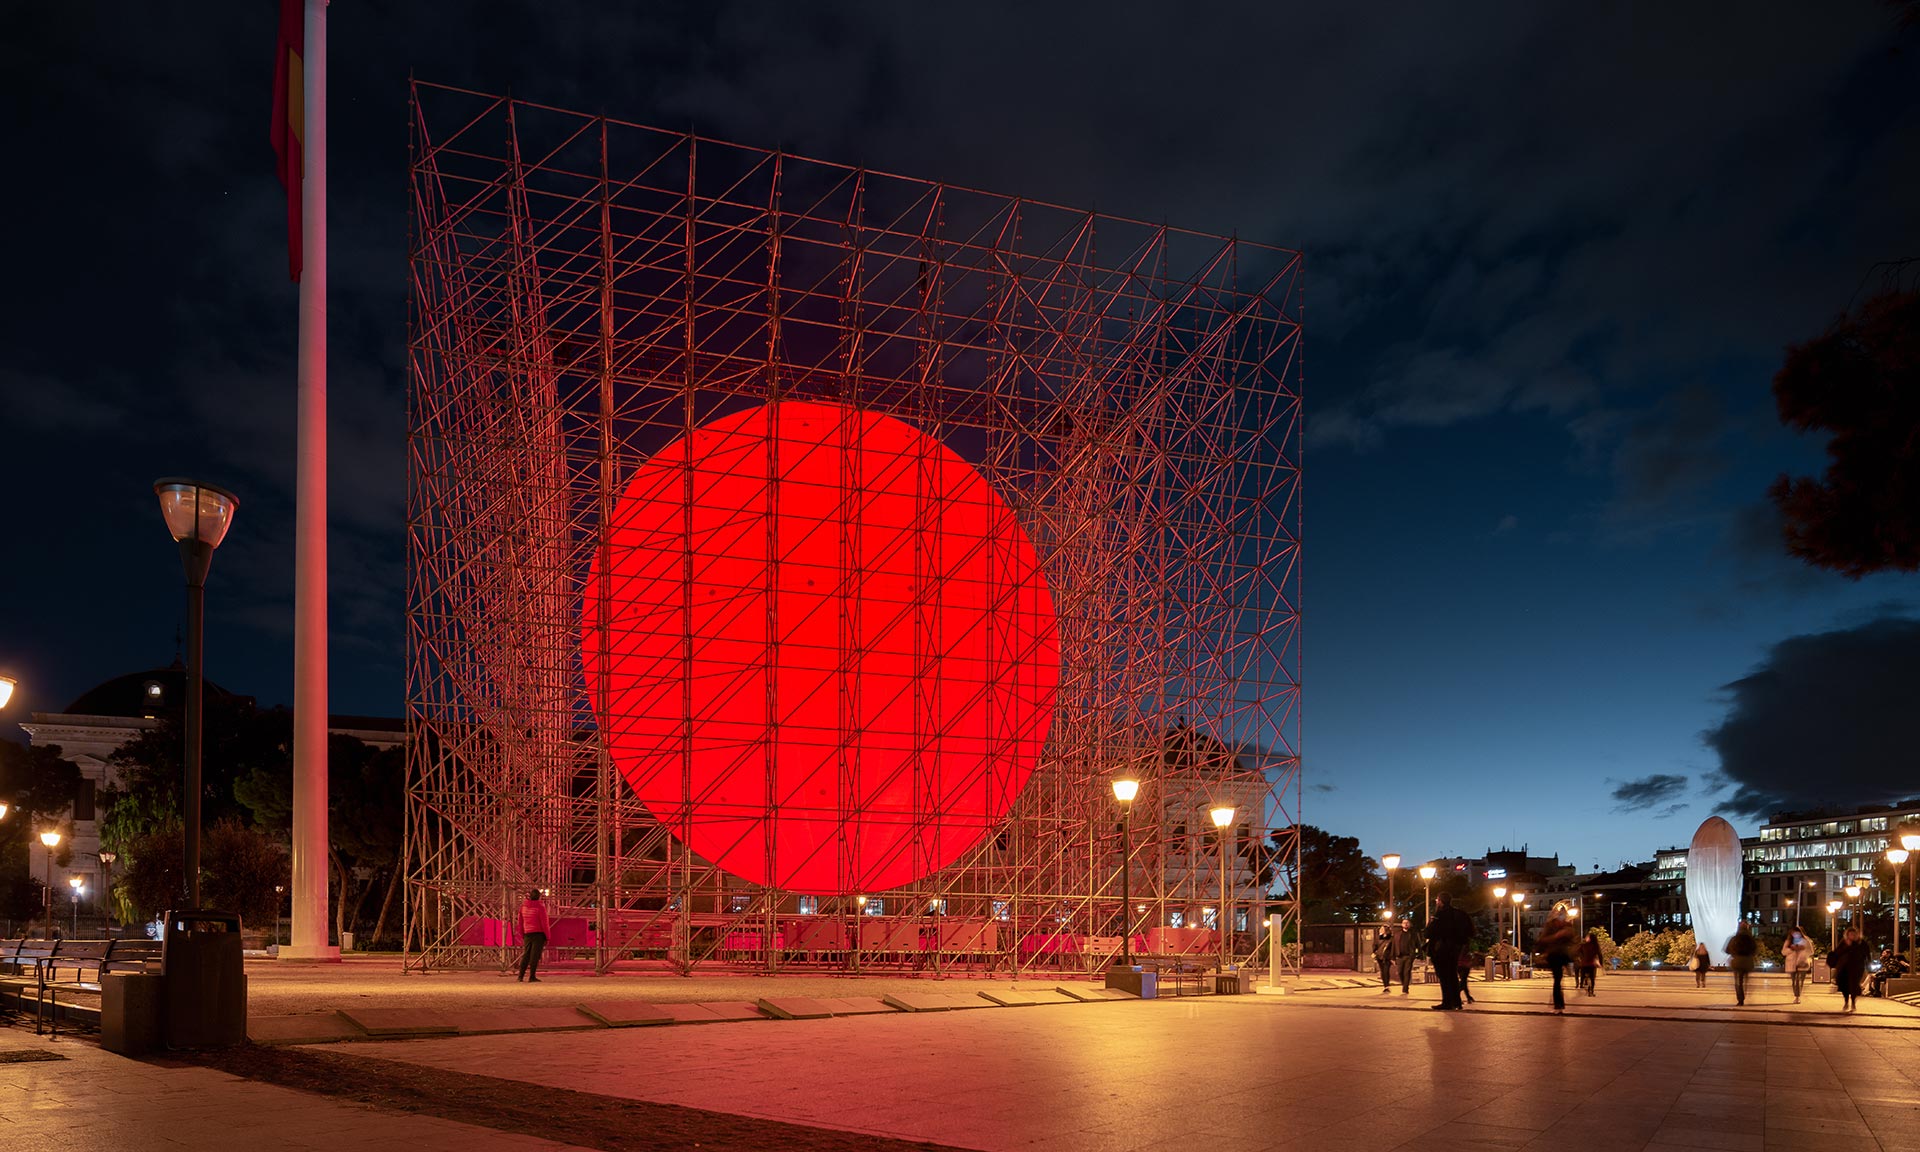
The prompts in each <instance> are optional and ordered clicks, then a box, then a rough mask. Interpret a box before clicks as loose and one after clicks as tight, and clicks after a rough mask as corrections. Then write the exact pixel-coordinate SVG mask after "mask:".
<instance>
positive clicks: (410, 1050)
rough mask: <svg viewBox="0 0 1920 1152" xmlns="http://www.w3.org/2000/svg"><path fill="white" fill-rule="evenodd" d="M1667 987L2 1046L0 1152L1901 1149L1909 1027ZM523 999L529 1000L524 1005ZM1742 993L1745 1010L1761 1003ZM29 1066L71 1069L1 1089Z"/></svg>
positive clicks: (1824, 1009) (1917, 1061) (1912, 1093)
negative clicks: (295, 1039)
mask: <svg viewBox="0 0 1920 1152" xmlns="http://www.w3.org/2000/svg"><path fill="white" fill-rule="evenodd" d="M315 979H319V978H318V977H315ZM463 979H465V978H463ZM487 979H495V978H492V977H488V978H487ZM705 979H711V978H701V979H699V980H694V981H687V982H686V983H687V984H688V986H689V989H690V990H691V989H692V988H693V987H694V986H697V985H699V984H700V983H701V982H702V981H703V980H705ZM721 979H742V978H739V977H727V978H721ZM578 982H579V983H581V984H586V983H589V982H590V980H589V978H584V977H583V978H579V981H578ZM607 982H608V981H604V980H603V981H599V982H598V983H601V984H605V983H607ZM615 982H617V983H633V981H625V980H619V979H618V978H615ZM503 983H504V984H505V985H507V986H512V984H513V982H512V981H511V980H508V981H504V982H503ZM565 983H567V981H556V985H557V986H558V985H564V984H565ZM764 984H765V982H762V986H763V987H764ZM1681 984H1682V982H1681V981H1672V980H1666V979H1664V978H1660V979H1651V978H1643V977H1635V976H1620V977H1617V978H1615V979H1613V980H1603V982H1602V984H1601V987H1600V992H1601V995H1600V996H1598V997H1595V998H1591V999H1586V998H1582V999H1581V1000H1579V1001H1576V1002H1575V1003H1574V1005H1573V1007H1572V1009H1571V1010H1570V1011H1569V1013H1568V1014H1567V1015H1566V1016H1565V1017H1558V1016H1555V1015H1552V1014H1551V1013H1550V1012H1549V1013H1543V1011H1542V1008H1543V1004H1544V1000H1545V997H1546V993H1547V989H1548V985H1547V983H1546V982H1545V981H1543V980H1542V981H1517V982H1512V983H1502V984H1497V985H1493V986H1484V985H1480V984H1477V983H1476V985H1475V994H1476V995H1477V996H1480V998H1481V1007H1479V1008H1477V1009H1474V1010H1469V1011H1467V1012H1461V1013H1441V1012H1434V1011H1431V1010H1430V1008H1429V1006H1428V1005H1429V1004H1430V1002H1431V999H1430V998H1431V996H1432V992H1431V991H1430V990H1428V989H1424V988H1416V989H1415V990H1414V993H1413V995H1410V996H1405V997H1403V996H1401V995H1400V993H1398V991H1396V992H1394V993H1393V994H1392V995H1391V996H1381V995H1379V993H1378V991H1377V989H1366V988H1357V989H1344V990H1328V991H1312V992H1294V993H1291V994H1288V995H1284V996H1253V995H1248V996H1238V997H1197V998H1189V999H1170V1000H1158V1001H1136V1002H1122V1003H1105V1004H1076V1005H1061V1006H1042V1007H1024V1008H999V1009H989V1010H981V1011H969V1012H940V1013H930V1014H912V1013H892V1014H885V1015H871V1016H853V1017H840V1018H833V1019H822V1020H796V1021H772V1020H754V1021H743V1022H738V1023H720V1024H711V1025H702V1026H678V1025H676V1026H672V1027H654V1028H638V1029H599V1030H594V1031H575V1032H532V1033H520V1034H510V1035H497V1036H474V1037H456V1038H447V1039H427V1040H400V1041H381V1042H355V1043H341V1044H329V1045H312V1046H299V1047H285V1048H274V1049H264V1050H262V1049H251V1050H241V1051H239V1052H235V1053H229V1054H225V1055H218V1056H211V1057H205V1058H196V1059H194V1060H187V1059H181V1058H171V1057H170V1058H164V1059H149V1060H144V1061H142V1060H128V1059H124V1058H121V1057H118V1056H113V1055H110V1054H108V1053H105V1052H102V1051H100V1050H99V1049H98V1047H97V1046H96V1045H95V1044H94V1043H93V1041H92V1040H91V1039H90V1038H69V1037H62V1038H61V1039H59V1040H57V1041H48V1040H45V1039H41V1038H36V1037H34V1036H33V1035H32V1034H31V1032H30V1031H25V1030H23V1029H21V1028H19V1027H17V1026H16V1027H14V1028H11V1029H6V1030H0V1147H7V1148H13V1147H22V1148H25V1147H58V1146H89V1145H95V1144H97V1143H99V1142H101V1141H104V1140H106V1139H107V1138H108V1136H109V1134H116V1133H117V1134H124V1133H126V1132H129V1131H139V1132H141V1133H142V1141H143V1143H151V1144H152V1145H153V1146H155V1147H161V1148H168V1147H174V1146H176V1145H177V1146H182V1147H191V1148H216V1149H217V1148H235V1149H238V1148H242V1147H245V1148H255V1147H260V1146H276V1147H293V1148H308V1147H313V1148H319V1147H326V1148H330V1149H340V1148H393V1149H399V1148H402V1147H405V1148H408V1149H411V1150H415V1152H418V1150H425V1149H434V1148H449V1149H460V1150H462V1152H477V1150H481V1149H493V1148H501V1149H522V1148H555V1147H586V1148H598V1149H605V1150H607V1152H625V1150H627V1149H645V1148H691V1147H695V1146H698V1147H701V1148H703V1149H729V1148H739V1149H747V1148H795V1149H849V1150H851V1149H863V1148H874V1149H882V1148H905V1147H908V1146H910V1145H911V1144H912V1143H917V1142H926V1143H930V1144H934V1145H940V1146H947V1147H957V1148H971V1149H981V1150H992V1152H999V1150H1003V1149H1022V1148H1047V1149H1062V1150H1068V1152H1071V1150H1074V1149H1119V1150H1134V1149H1175V1148H1178V1149H1182V1150H1183V1152H1186V1150H1193V1152H1198V1150H1201V1149H1206V1150H1209V1152H1211V1150H1214V1149H1219V1150H1223V1152H1232V1150H1236V1149H1266V1148H1273V1149H1286V1148H1301V1149H1323V1148H1324V1149H1349V1148H1350V1149H1355V1150H1356V1152H1358V1150H1366V1152H1379V1150H1383V1149H1392V1148H1400V1147H1405V1148H1409V1149H1423V1150H1434V1149H1439V1150H1445V1149H1486V1150H1507V1149H1529V1148H1539V1149H1546V1148H1551V1149H1554V1150H1555V1152H1566V1150H1567V1149H1585V1148H1596V1149H1607V1150H1608V1152H1615V1150H1621V1152H1626V1150H1633V1149H1649V1150H1653V1152H1659V1150H1664V1149H1678V1148H1704V1149H1732V1148H1793V1149H1798V1150H1802V1152H1819V1150H1821V1149H1826V1148H1834V1149H1840V1148H1845V1149H1848V1150H1849V1152H1857V1150H1863V1149H1865V1150H1872V1149H1886V1150H1889V1152H1920V1082H1916V1077H1917V1076H1920V1050H1916V1049H1917V1048H1920V1012H1915V1011H1914V1010H1913V1009H1910V1008H1907V1007H1905V1006H1904V1005H1882V1004H1878V1003H1869V1004H1868V1005H1867V1006H1866V1008H1864V1009H1863V1012H1862V1015H1861V1016H1859V1017H1855V1018H1846V1017H1841V1016H1839V1015H1838V1014H1837V1013H1833V1012H1831V1011H1830V1006H1826V1005H1821V1010H1820V1011H1817V1012H1816V1011H1811V1010H1808V1009H1807V1008H1806V1006H1805V1005H1804V1004H1803V1006H1802V1012H1801V1014H1800V1015H1798V1016H1795V1015H1793V1014H1791V1012H1790V1011H1789V1009H1790V1008H1791V1005H1790V1004H1778V1005H1771V1006H1768V1005H1764V1004H1756V1005H1754V1006H1750V1007H1749V1008H1747V1009H1733V1008H1732V1007H1731V1005H1730V1003H1728V1002H1729V1001H1730V995H1729V994H1727V993H1726V990H1725V989H1723V988H1722V989H1714V988H1710V989H1709V990H1708V991H1707V992H1705V993H1695V992H1692V991H1691V989H1690V985H1691V981H1690V980H1686V981H1685V982H1684V984H1685V986H1680V985H1681ZM448 986H449V987H459V986H461V985H460V984H459V982H452V983H450V984H449V985H448ZM921 986H922V987H925V986H926V985H925V984H924V983H923V984H922V985H921ZM521 991H523V992H524V991H527V989H525V987H524V986H522V987H521ZM537 991H539V992H540V993H541V994H543V995H545V994H549V993H548V988H547V985H546V983H545V982H543V984H542V985H541V986H540V988H539V989H538V990H537ZM1755 991H1756V995H1755V997H1754V1000H1756V1001H1760V1000H1764V999H1765V998H1766V997H1768V996H1770V995H1772V994H1773V993H1772V990H1771V989H1769V988H1757V989H1756V990H1755ZM1780 993H1781V998H1783V999H1790V997H1786V996H1785V993H1784V986H1782V988H1781V989H1780ZM1825 995H1827V993H1826V991H1825V990H1824V989H1816V990H1814V991H1812V992H1811V993H1810V995H1809V999H1810V1000H1811V1001H1814V1002H1816V1003H1817V1002H1818V1001H1819V1000H1820V999H1821V998H1822V997H1823V996H1825ZM1716 1000H1717V1001H1718V1003H1717V1005H1716V1004H1715V1003H1714V1001H1716ZM46 1054H53V1055H57V1056H61V1057H64V1058H65V1059H62V1060H59V1061H55V1062H31V1063H14V1062H10V1061H11V1060H14V1059H20V1058H30V1057H34V1056H41V1055H46ZM235 1073H239V1075H235Z"/></svg>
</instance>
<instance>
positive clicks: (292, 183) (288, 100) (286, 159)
mask: <svg viewBox="0 0 1920 1152" xmlns="http://www.w3.org/2000/svg"><path fill="white" fill-rule="evenodd" d="M306 33H307V27H306V11H305V5H304V4H303V3H302V2H301V0H280V43H279V46H278V51H277V52H276V53H275V55H274V62H273V130H272V137H273V151H274V155H276V156H278V157H279V158H280V164H279V171H280V183H282V184H284V185H285V186H286V189H287V268H288V271H289V272H290V273H291V274H292V277H293V279H294V280H296V281H297V280H299V279H300V179H301V173H302V171H303V165H302V163H301V152H302V141H303V139H304V138H305V135H306V100H305V95H304V92H305V89H304V88H303V85H304V84H305V82H306V79H305V75H304V73H303V71H302V68H301V64H300V54H301V52H302V51H304V49H305V46H306Z"/></svg>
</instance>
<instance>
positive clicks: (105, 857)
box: [99, 852, 120, 939]
mask: <svg viewBox="0 0 1920 1152" xmlns="http://www.w3.org/2000/svg"><path fill="white" fill-rule="evenodd" d="M99 859H100V868H101V870H102V872H103V873H104V875H102V876H101V878H100V894H101V895H102V896H104V897H106V901H107V938H108V939H112V938H113V862H114V861H115V860H118V859H120V857H119V856H117V855H115V854H114V853H112V852H101V853H99Z"/></svg>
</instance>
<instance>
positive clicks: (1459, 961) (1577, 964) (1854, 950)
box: [1373, 892, 1907, 1012]
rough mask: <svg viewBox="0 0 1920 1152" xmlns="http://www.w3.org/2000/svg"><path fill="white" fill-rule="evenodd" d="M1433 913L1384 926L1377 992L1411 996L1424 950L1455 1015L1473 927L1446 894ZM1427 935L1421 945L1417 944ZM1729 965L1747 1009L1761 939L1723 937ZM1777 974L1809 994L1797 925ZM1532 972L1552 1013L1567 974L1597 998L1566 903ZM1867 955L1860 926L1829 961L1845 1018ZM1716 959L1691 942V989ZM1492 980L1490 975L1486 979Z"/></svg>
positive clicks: (1888, 963) (1552, 919)
mask: <svg viewBox="0 0 1920 1152" xmlns="http://www.w3.org/2000/svg"><path fill="white" fill-rule="evenodd" d="M1434 905H1435V907H1434V912H1433V915H1432V918H1431V920H1430V921H1429V923H1428V924H1427V928H1426V932H1425V933H1424V934H1420V933H1416V932H1415V931H1414V928H1413V921H1412V920H1411V919H1407V918H1403V919H1401V920H1400V921H1399V923H1397V924H1389V925H1386V926H1384V927H1382V928H1381V930H1380V933H1379V935H1378V936H1377V937H1376V939H1375V943H1374V948H1373V959H1374V963H1375V964H1376V966H1377V967H1378V969H1379V972H1380V994H1381V995H1382V996H1390V995H1392V993H1393V986H1394V985H1395V984H1398V985H1399V986H1400V994H1401V995H1402V996H1405V995H1409V994H1410V992H1411V986H1412V982H1413V964H1414V960H1415V958H1416V957H1418V956H1419V955H1420V954H1421V953H1422V952H1423V951H1424V953H1425V954H1426V958H1427V961H1428V963H1429V964H1430V965H1431V966H1432V970H1433V977H1434V979H1435V980H1436V981H1438V982H1439V984H1440V1002H1439V1003H1438V1004H1435V1005H1434V1006H1433V1008H1434V1010H1435V1011H1441V1012H1446V1011H1459V1010H1460V1009H1462V1008H1464V1007H1465V1006H1466V1005H1467V1004H1471V1003H1473V1002H1474V998H1473V992H1472V990H1471V988H1470V986H1469V980H1470V976H1471V973H1472V971H1473V952H1472V949H1471V943H1472V937H1473V931H1474V925H1473V920H1472V918H1471V917H1469V916H1468V915H1467V914H1466V913H1465V912H1462V911H1460V910H1459V909H1457V908H1455V907H1454V906H1453V898H1452V896H1451V895H1450V894H1448V893H1444V892H1443V893H1439V894H1437V895H1436V896H1435V897H1434ZM1422 935H1424V940H1423V939H1422ZM1725 951H1726V957H1727V962H1726V967H1727V970H1728V971H1729V972H1730V973H1731V974H1732V976H1733V998H1734V1003H1735V1004H1736V1005H1739V1006H1744V1005H1745V1004H1746V1002H1747V993H1748V991H1749V990H1750V987H1751V985H1750V980H1751V977H1752V975H1753V972H1754V969H1755V968H1756V967H1757V966H1758V961H1759V957H1760V951H1761V948H1760V940H1759V938H1758V937H1757V936H1756V935H1755V934H1754V932H1753V929H1752V928H1751V927H1750V926H1748V925H1747V924H1746V923H1744V922H1742V923H1741V924H1740V926H1739V927H1738V928H1737V929H1736V930H1735V931H1734V934H1733V935H1732V936H1731V937H1729V938H1728V940H1727V942H1726V945H1725ZM1780 951H1781V960H1782V964H1781V968H1782V969H1783V970H1784V971H1785V972H1786V974H1787V977H1788V979H1789V981H1790V982H1791V984H1792V988H1793V1002H1794V1003H1795V1004H1798V1003H1800V998H1801V996H1802V995H1803V994H1804V992H1805V990H1806V984H1807V978H1808V976H1809V975H1811V974H1812V972H1813V959H1814V944H1813V941H1812V939H1811V938H1809V937H1808V935H1807V934H1806V933H1805V932H1804V931H1802V930H1801V928H1800V927H1799V926H1798V925H1795V926H1794V927H1792V928H1791V929H1789V930H1788V932H1787V937H1786V939H1785V940H1784V941H1783V942H1782V943H1781V949H1780ZM1524 955H1525V954H1524V953H1521V952H1519V951H1517V950H1516V949H1514V948H1513V947H1511V946H1510V945H1508V944H1507V943H1506V942H1505V941H1500V942H1498V943H1496V944H1495V945H1494V946H1493V948H1492V949H1491V950H1489V952H1488V953H1487V956H1488V959H1489V960H1490V961H1492V962H1493V964H1492V968H1498V969H1500V970H1503V971H1504V970H1509V967H1508V966H1509V965H1510V964H1511V963H1512V961H1513V960H1515V959H1517V958H1519V957H1522V956H1524ZM1531 959H1532V961H1533V965H1534V967H1535V968H1536V969H1538V968H1545V969H1547V970H1548V971H1549V972H1550V973H1551V974H1552V977H1553V990H1552V1002H1553V1010H1554V1011H1555V1012H1564V1011H1566V1006H1567V1002H1566V991H1565V986H1564V983H1563V981H1564V978H1565V975H1566V972H1567V969H1569V968H1571V969H1573V972H1574V989H1575V992H1576V994H1578V995H1585V996H1594V995H1597V994H1598V988H1597V985H1598V983H1599V975H1600V969H1601V966H1602V964H1603V963H1604V951H1603V949H1602V946H1601V943H1600V934H1599V933H1598V932H1597V931H1588V932H1587V933H1586V935H1585V936H1584V937H1582V936H1581V934H1580V932H1579V930H1578V929H1577V928H1576V927H1575V926H1574V924H1573V922H1572V921H1571V919H1570V918H1569V917H1568V914H1567V910H1566V908H1565V906H1563V905H1556V906H1555V907H1554V909H1553V911H1552V913H1551V914H1550V915H1549V916H1548V918H1547V922H1546V924H1545V926H1544V927H1542V928H1541V930H1540V934H1539V935H1538V937H1536V938H1535V940H1534V953H1533V955H1532V957H1531ZM1870 960H1871V950H1870V949H1869V947H1868V946H1867V943H1866V941H1865V940H1864V939H1863V938H1862V937H1861V934H1860V930H1859V929H1858V928H1848V929H1847V930H1846V933H1845V935H1844V937H1843V939H1842V941H1841V942H1840V943H1839V944H1838V945H1837V946H1836V947H1835V948H1834V950H1833V952H1832V953H1831V954H1830V955H1829V956H1828V957H1827V965H1828V971H1829V972H1830V973H1831V976H1832V979H1833V984H1834V988H1835V990H1836V991H1838V992H1839V994H1840V997H1841V1008H1840V1011H1842V1012H1853V1011H1856V1010H1857V1009H1858V1006H1859V997H1860V994H1861V991H1862V987H1863V985H1865V983H1866V982H1867V970H1868V968H1869V967H1870ZM1713 966H1714V965H1713V956H1712V954H1711V952H1710V950H1709V949H1708V947H1707V945H1706V944H1705V943H1704V942H1701V943H1696V944H1695V945H1694V949H1693V955H1692V957H1691V958H1690V959H1689V961H1688V963H1687V969H1688V970H1689V971H1690V972H1692V973H1693V977H1694V986H1695V987H1696V988H1706V987H1707V977H1708V975H1709V974H1710V973H1711V972H1712V970H1713ZM1906 971H1907V965H1906V962H1905V961H1904V960H1903V959H1902V958H1900V957H1899V956H1897V955H1896V954H1894V952H1893V951H1892V950H1891V949H1888V950H1886V951H1885V952H1884V953H1883V954H1882V956H1881V957H1880V970H1879V971H1878V972H1876V973H1875V974H1874V976H1873V992H1874V994H1875V995H1880V994H1881V986H1882V985H1883V984H1884V982H1885V981H1886V980H1887V979H1889V978H1891V977H1894V976H1899V975H1903V974H1905V972H1906ZM1491 978H1492V977H1491V976H1489V979H1491Z"/></svg>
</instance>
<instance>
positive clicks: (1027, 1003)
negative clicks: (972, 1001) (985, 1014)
mask: <svg viewBox="0 0 1920 1152" xmlns="http://www.w3.org/2000/svg"><path fill="white" fill-rule="evenodd" d="M979 996H980V998H981V999H982V1000H991V1001H992V1002H993V1003H995V1004H998V1005H1000V1006H1001V1007H1002V1008H1030V1007H1032V1006H1034V1005H1036V1004H1038V1003H1040V1001H1039V1000H1037V999H1035V998H1034V994H1033V993H1032V992H1020V991H1016V990H1014V989H1011V988H987V989H983V990H982V991H981V992H980V993H979Z"/></svg>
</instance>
